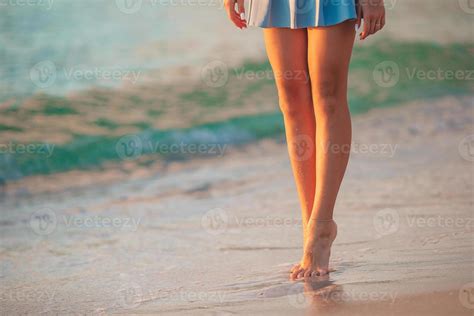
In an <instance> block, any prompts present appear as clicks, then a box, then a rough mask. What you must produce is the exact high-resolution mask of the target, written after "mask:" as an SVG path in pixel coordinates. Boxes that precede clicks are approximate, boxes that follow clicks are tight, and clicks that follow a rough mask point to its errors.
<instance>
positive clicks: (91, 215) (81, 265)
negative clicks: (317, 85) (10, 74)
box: [0, 97, 474, 315]
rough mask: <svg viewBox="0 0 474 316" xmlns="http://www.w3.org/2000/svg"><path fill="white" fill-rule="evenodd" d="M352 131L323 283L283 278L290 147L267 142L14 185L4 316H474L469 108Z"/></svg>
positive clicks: (416, 106)
mask: <svg viewBox="0 0 474 316" xmlns="http://www.w3.org/2000/svg"><path fill="white" fill-rule="evenodd" d="M353 129H354V147H353V151H352V155H351V161H350V164H349V169H348V172H347V177H346V179H345V181H344V183H343V187H342V190H341V192H340V196H339V200H338V203H337V205H336V213H335V214H336V215H335V216H336V221H337V222H338V225H339V236H338V238H337V239H336V242H335V244H334V248H333V255H332V260H331V266H332V267H333V268H334V269H335V271H334V272H332V273H331V275H330V277H329V279H319V280H315V282H314V283H313V284H310V285H308V284H305V283H303V282H291V281H288V272H287V271H288V269H289V268H290V266H291V264H292V263H294V262H296V261H297V260H298V259H299V257H300V255H301V224H300V214H299V211H298V202H297V197H296V192H295V188H294V183H293V180H292V176H291V170H290V166H289V162H288V158H287V153H286V147H285V144H283V143H282V142H279V141H274V140H265V141H261V142H259V143H257V144H253V145H247V146H244V147H238V148H229V149H228V150H227V151H226V152H225V154H224V155H223V156H221V157H214V158H209V159H202V160H199V159H196V160H193V161H190V162H176V163H173V164H171V165H168V166H166V167H164V166H162V165H161V164H159V163H157V164H155V165H150V166H148V167H142V169H140V170H135V171H133V172H125V171H123V170H124V169H114V168H112V170H113V171H107V170H105V171H104V173H103V174H104V175H107V174H108V173H110V172H114V174H115V176H114V177H109V178H107V177H106V178H107V179H105V180H104V179H101V176H100V173H94V174H93V173H87V172H82V173H81V172H74V173H68V174H60V175H54V176H49V177H48V176H44V177H42V178H41V183H43V184H45V185H46V186H47V187H48V188H49V190H47V191H45V190H43V191H41V190H38V192H36V193H35V194H29V195H25V196H22V195H21V194H22V193H21V192H26V191H29V192H34V187H35V186H38V183H40V182H39V180H36V182H35V181H33V180H32V179H24V180H21V181H20V182H17V183H16V184H12V186H11V187H9V188H7V191H6V197H5V198H4V200H3V202H2V205H1V208H2V215H3V216H2V220H1V222H0V226H1V240H2V243H1V248H0V256H1V267H2V268H1V275H0V278H1V293H2V294H1V296H0V299H1V301H0V306H1V312H2V314H20V313H21V314H23V313H34V314H40V313H44V314H71V313H93V314H115V313H125V314H157V313H164V312H168V313H170V314H177V313H180V314H193V315H195V314H204V315H207V314H234V313H239V314H240V313H243V314H250V315H256V314H289V313H291V314H305V313H311V311H312V309H313V308H316V309H320V313H321V314H323V315H324V314H328V315H329V314H330V315H345V314H351V315H352V314H354V313H355V314H356V315H357V314H360V315H362V314H364V315H366V314H376V315H377V314H381V313H383V314H389V315H392V314H393V315H396V314H400V313H405V314H408V315H419V314H430V315H447V314H449V315H472V311H473V309H472V308H473V307H474V306H473V304H472V302H473V301H474V299H473V296H472V287H473V283H472V282H473V281H474V280H473V262H474V261H473V240H474V239H473V237H474V236H473V224H472V223H473V221H472V218H473V213H472V204H473V180H474V179H473V177H474V170H473V162H472V161H473V160H474V158H473V152H474V150H473V147H472V139H471V140H470V139H469V138H466V136H469V135H472V134H474V130H473V99H472V98H471V97H459V98H455V97H446V98H442V99H437V100H426V101H420V102H413V103H412V104H406V105H402V106H400V107H395V108H388V109H380V110H373V111H370V112H369V113H367V114H364V115H361V116H357V117H355V118H354V127H353ZM469 140H470V141H469ZM125 170H126V169H125ZM71 175H73V176H71ZM83 179H89V180H88V181H85V180H83ZM91 179H92V180H91ZM81 183H82V184H81Z"/></svg>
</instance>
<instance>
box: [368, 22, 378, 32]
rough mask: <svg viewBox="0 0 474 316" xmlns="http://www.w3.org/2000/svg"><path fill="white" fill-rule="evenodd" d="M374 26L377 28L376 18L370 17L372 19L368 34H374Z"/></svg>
mask: <svg viewBox="0 0 474 316" xmlns="http://www.w3.org/2000/svg"><path fill="white" fill-rule="evenodd" d="M376 28H377V20H376V19H372V21H371V22H370V33H369V35H372V34H375V32H376Z"/></svg>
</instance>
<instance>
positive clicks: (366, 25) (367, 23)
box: [360, 18, 370, 40]
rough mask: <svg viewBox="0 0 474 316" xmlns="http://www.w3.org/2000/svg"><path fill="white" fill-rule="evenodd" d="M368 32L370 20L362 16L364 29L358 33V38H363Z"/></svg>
mask: <svg viewBox="0 0 474 316" xmlns="http://www.w3.org/2000/svg"><path fill="white" fill-rule="evenodd" d="M369 33H370V20H369V19H367V18H364V30H363V31H362V33H361V34H360V39H361V40H364V39H366V38H367V36H369Z"/></svg>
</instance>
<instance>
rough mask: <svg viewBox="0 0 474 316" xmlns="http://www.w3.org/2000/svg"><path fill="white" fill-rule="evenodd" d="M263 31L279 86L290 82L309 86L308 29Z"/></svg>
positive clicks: (281, 86) (272, 29)
mask: <svg viewBox="0 0 474 316" xmlns="http://www.w3.org/2000/svg"><path fill="white" fill-rule="evenodd" d="M263 33H264V37H265V46H266V50H267V55H268V59H269V61H270V64H271V66H272V69H273V73H274V76H275V81H276V84H277V87H278V88H279V89H280V88H284V86H286V85H288V84H289V83H291V84H295V83H296V84H297V85H306V86H309V82H308V79H309V78H308V37H307V31H306V29H288V28H267V29H264V31H263Z"/></svg>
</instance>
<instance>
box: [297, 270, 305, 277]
mask: <svg viewBox="0 0 474 316" xmlns="http://www.w3.org/2000/svg"><path fill="white" fill-rule="evenodd" d="M305 272H306V269H301V270H300V271H299V272H298V276H297V277H296V278H297V279H302V278H303V277H304V274H305Z"/></svg>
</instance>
